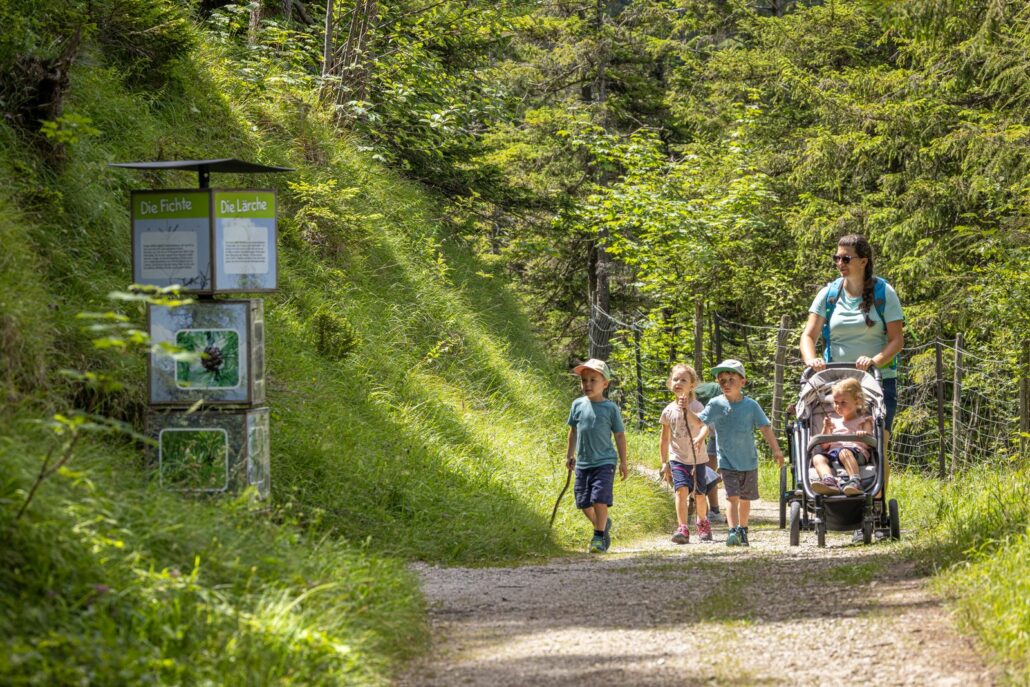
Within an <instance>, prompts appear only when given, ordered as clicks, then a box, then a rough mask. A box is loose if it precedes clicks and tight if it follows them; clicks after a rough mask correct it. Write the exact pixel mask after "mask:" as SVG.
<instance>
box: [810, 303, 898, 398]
mask: <svg viewBox="0 0 1030 687" xmlns="http://www.w3.org/2000/svg"><path fill="white" fill-rule="evenodd" d="M829 288H830V287H829V285H826V286H824V287H823V288H822V289H821V290H820V291H819V294H818V295H817V296H816V297H815V300H814V301H812V307H811V308H809V309H808V312H812V313H815V314H816V315H819V316H820V317H826V292H827V291H828V290H829ZM869 319H870V320H872V323H873V326H872V327H868V326H866V323H865V315H864V314H863V313H862V297H861V296H858V297H857V298H852V297H851V296H849V295H848V292H847V291H845V290H844V289H843V288H842V289H841V290H840V298H838V299H837V305H836V306H834V308H833V316H832V317H831V318H830V359H831V360H832V361H833V362H835V363H853V362H855V361H856V360H858V358H859V356H863V355H864V356H868V357H870V358H872V357H873V356H874V355H876V354H877V353H879V352H880V351H882V350H883V349H884V346H886V345H887V334H886V332H885V331H884V327H883V325H884V320H886V321H887V322H896V321H898V320H904V319H905V316H904V315H903V314H902V312H901V300H900V299H899V298H898V294H897V292H895V291H894V289H893V288H892V287H891V285H890V284H887V285H886V289H885V291H884V304H883V320H881V319H880V313H878V312H876V308H875V307H870V308H869ZM823 343H824V345H825V342H823ZM889 362H890V361H888V363H889ZM880 376H881V377H883V378H884V379H890V378H891V377H897V376H898V371H897V370H893V369H891V368H890V367H881V368H880Z"/></svg>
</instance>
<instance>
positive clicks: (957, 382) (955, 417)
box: [951, 334, 962, 476]
mask: <svg viewBox="0 0 1030 687" xmlns="http://www.w3.org/2000/svg"><path fill="white" fill-rule="evenodd" d="M952 379H953V382H952V389H951V474H952V476H954V474H955V473H956V472H958V468H959V459H958V456H959V441H958V435H959V427H960V425H961V421H962V335H961V334H956V335H955V370H954V377H953V378H952Z"/></svg>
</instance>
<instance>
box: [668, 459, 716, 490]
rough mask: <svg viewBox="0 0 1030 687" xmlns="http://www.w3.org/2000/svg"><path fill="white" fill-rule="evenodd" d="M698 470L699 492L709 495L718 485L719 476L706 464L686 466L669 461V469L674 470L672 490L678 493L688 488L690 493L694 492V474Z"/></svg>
mask: <svg viewBox="0 0 1030 687" xmlns="http://www.w3.org/2000/svg"><path fill="white" fill-rule="evenodd" d="M695 467H696V468H697V474H698V477H699V479H698V483H697V491H698V493H701V494H707V493H708V492H709V491H711V489H712V488H713V487H714V486H715V485H716V483H718V481H719V475H717V474H716V473H715V471H714V470H712V469H711V468H710V467H708V465H707V464H706V463H701V464H700V465H697V466H694V465H686V464H684V463H680V462H678V461H675V460H670V461H669V468H670V469H671V470H672V489H673V491H676V490H678V489H681V488H683V487H686V488H687V490H688V491H694V472H695Z"/></svg>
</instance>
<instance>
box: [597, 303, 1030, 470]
mask: <svg viewBox="0 0 1030 687" xmlns="http://www.w3.org/2000/svg"><path fill="white" fill-rule="evenodd" d="M663 326H666V325H665V323H662V322H659V321H656V320H654V319H653V318H649V317H625V316H623V317H622V318H619V317H615V316H612V315H611V314H609V313H605V312H603V311H600V310H598V309H596V308H595V309H594V311H593V322H592V324H591V328H590V332H591V335H590V336H591V350H592V351H604V352H607V353H608V355H607V359H608V362H609V364H610V366H611V368H612V371H613V373H614V375H615V377H616V381H617V383H616V384H615V385H613V388H612V390H611V393H610V396H611V397H612V398H613V399H614V400H615V401H616V402H617V403H618V404H619V405H620V406H621V408H622V411H623V415H624V418H625V420H626V422H627V424H630V425H631V426H636V427H639V428H643V429H648V428H650V429H656V428H657V424H658V418H659V417H660V415H661V412H662V409H663V408H664V407H665V406H666V405H667V404H668V403H670V402H671V401H672V400H673V396H672V393H671V392H670V391H669V389H668V387H667V386H666V380H667V378H668V373H669V369H670V367H671V366H672V365H673V364H676V363H681V362H685V363H688V364H691V365H693V362H694V360H693V359H694V348H693V346H694V341H693V339H694V336H693V331H689V332H683V331H681V332H680V333H679V335H678V336H674V337H670V336H668V333H669V332H668V331H666V332H664V334H665V335H664V336H660V335H658V334H659V330H660V329H661V328H662V327H663ZM802 327H803V325H800V324H799V325H794V326H788V327H786V328H781V327H780V326H779V325H778V324H773V325H753V324H743V323H740V322H735V321H732V320H729V319H726V318H723V317H719V316H718V315H715V316H709V317H707V318H706V322H705V325H704V328H703V331H704V336H703V337H702V338H703V346H702V366H703V368H704V369H703V370H698V372H699V373H700V374H701V376H702V379H703V380H704V381H710V380H711V375H710V374H709V373H708V368H710V367H712V366H713V365H714V364H715V363H716V362H717V361H718V359H726V358H735V359H737V360H740V361H741V362H742V363H744V366H745V368H746V370H747V377H748V383H747V388H746V392H747V393H748V395H750V396H751V397H752V398H754V399H755V400H757V401H758V402H759V403H760V404H761V405H762V408H763V409H765V411H766V413H767V414H768V415H769V416H770V418H771V419H772V420H773V423H774V426H775V428H776V432H777V434H778V435H779V436H780V437H781V438H782V437H783V435H784V431H785V425H786V423H787V422H789V421H790V420H791V419H792V416H791V415H790V413H789V412H788V409H789V406H791V405H792V404H793V403H794V401H795V399H796V397H797V393H798V391H799V388H800V377H801V373H802V372H803V370H804V364H803V361H802V359H801V355H800V351H799V343H800V338H801V331H802ZM670 339H674V340H676V341H678V342H680V344H681V345H679V346H677V345H671V344H669V343H668V342H669V341H670ZM780 366H782V367H781V368H780V377H781V378H782V380H783V383H782V387H780V388H777V386H776V384H775V381H776V379H777V367H780ZM956 371H957V372H956ZM1023 375H1025V370H1023V366H1022V365H1021V364H1020V355H1019V351H1001V352H998V351H985V350H979V349H971V348H968V347H966V346H964V345H962V344H961V339H959V340H957V341H953V340H934V341H929V342H922V343H919V344H916V345H912V346H909V347H906V348H904V349H903V350H902V352H901V355H900V363H899V368H898V413H897V416H896V418H895V420H894V428H893V433H892V435H891V439H890V444H889V455H890V461H891V464H892V465H895V466H899V467H905V468H908V469H917V470H925V471H927V472H933V473H939V474H943V473H945V472H955V471H958V470H961V469H963V468H967V467H970V466H973V465H977V464H984V463H998V464H1001V463H1006V462H1008V461H1010V460H1011V459H1012V458H1013V457H1014V456H1016V455H1018V454H1019V453H1020V451H1021V450H1022V448H1021V444H1020V422H1021V414H1025V413H1026V412H1027V410H1026V408H1025V407H1021V404H1020V380H1021V378H1022V376H1023ZM1024 405H1025V401H1024ZM774 407H776V408H779V409H780V410H781V412H779V413H778V414H777V415H776V416H775V417H774V415H773V409H774ZM1023 422H1024V423H1026V422H1027V421H1026V420H1025V419H1024V420H1023ZM784 445H785V444H784Z"/></svg>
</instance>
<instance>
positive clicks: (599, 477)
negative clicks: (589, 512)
mask: <svg viewBox="0 0 1030 687" xmlns="http://www.w3.org/2000/svg"><path fill="white" fill-rule="evenodd" d="M614 485H615V466H614V465H598V466H597V467H596V468H584V469H580V468H576V486H575V487H574V489H573V491H575V493H576V508H579V509H583V508H590V506H592V505H594V504H595V503H603V504H605V505H606V506H610V505H612V487H613V486H614Z"/></svg>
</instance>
